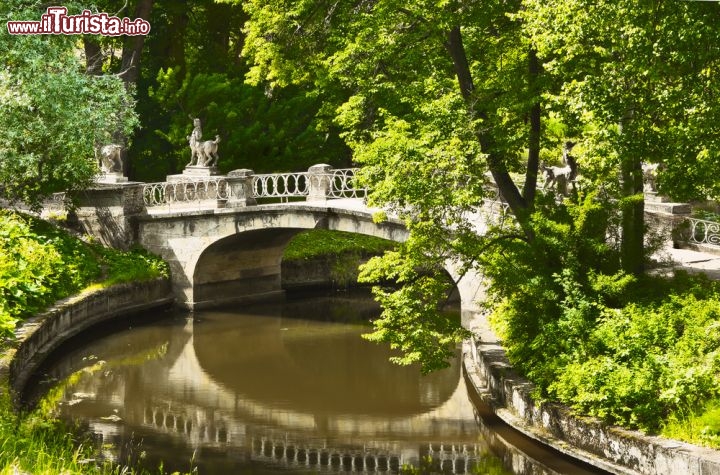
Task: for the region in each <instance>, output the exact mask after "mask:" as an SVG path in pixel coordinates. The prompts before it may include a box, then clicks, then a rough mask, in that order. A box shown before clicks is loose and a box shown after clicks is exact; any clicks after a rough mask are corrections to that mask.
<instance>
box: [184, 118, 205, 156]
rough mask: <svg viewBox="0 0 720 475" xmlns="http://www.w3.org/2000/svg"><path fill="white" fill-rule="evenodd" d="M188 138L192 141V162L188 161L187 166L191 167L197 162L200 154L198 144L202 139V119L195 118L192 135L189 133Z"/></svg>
mask: <svg viewBox="0 0 720 475" xmlns="http://www.w3.org/2000/svg"><path fill="white" fill-rule="evenodd" d="M187 139H188V142H189V143H190V163H188V164H187V166H189V167H191V166H193V165H196V164H197V158H198V154H197V149H196V145H197V144H199V143H200V140H201V139H202V127H201V125H200V119H198V118H195V119H193V131H192V133H191V134H190V135H188V137H187Z"/></svg>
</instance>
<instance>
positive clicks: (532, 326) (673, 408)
mask: <svg viewBox="0 0 720 475" xmlns="http://www.w3.org/2000/svg"><path fill="white" fill-rule="evenodd" d="M609 209H610V206H609V205H608V204H603V203H602V202H601V201H599V200H597V199H596V198H595V197H590V198H589V199H587V200H586V201H585V202H584V203H583V204H582V205H568V206H566V207H561V208H560V209H559V210H556V212H555V213H554V214H552V215H551V217H547V216H546V215H543V214H541V213H539V212H538V213H536V215H535V216H533V223H534V226H535V229H536V231H537V236H538V238H537V239H536V240H535V241H533V242H532V244H530V245H528V243H526V242H523V241H515V242H514V243H513V244H512V245H511V247H510V248H509V249H508V248H505V249H503V250H501V251H498V252H495V253H487V254H486V255H485V259H484V264H485V266H484V268H485V269H486V272H487V275H488V276H489V277H491V282H492V283H491V291H492V294H493V296H494V300H493V301H492V302H490V303H488V307H489V309H490V310H492V311H493V312H494V320H495V322H496V325H497V326H498V327H499V328H500V329H501V333H502V338H503V344H504V346H505V347H506V348H507V350H508V356H509V358H510V359H511V361H512V363H513V365H515V366H516V367H517V368H518V369H519V370H520V371H522V372H523V373H524V374H526V375H528V377H529V378H530V379H531V380H533V381H534V382H535V383H537V385H538V393H539V395H540V396H542V397H544V398H549V399H553V400H558V401H561V402H564V403H566V404H568V405H570V406H572V407H574V408H576V409H578V410H579V411H580V412H581V413H583V414H590V415H594V416H597V417H600V418H602V419H603V420H606V421H608V422H610V423H614V424H621V425H624V426H627V427H634V428H640V429H643V430H647V431H652V432H656V431H658V430H659V428H660V427H661V425H662V423H663V421H664V420H666V419H667V418H668V417H669V416H670V415H671V414H677V413H680V412H684V413H688V412H690V411H697V410H700V409H702V407H703V405H704V403H705V401H708V400H711V399H714V398H717V397H718V396H720V379H718V377H717V375H718V372H719V371H720V331H718V329H719V328H720V284H719V283H717V282H713V281H709V280H708V279H707V278H706V277H704V276H702V275H701V276H688V275H686V274H682V273H678V274H676V275H675V276H674V277H673V278H666V277H662V276H650V275H645V276H639V277H638V276H633V275H630V274H626V273H624V272H623V271H621V270H620V268H619V261H620V259H619V255H618V254H619V252H620V251H619V247H618V246H617V245H615V246H613V245H612V244H611V243H608V241H607V240H606V238H605V236H606V235H607V233H608V229H607V226H608V224H609V221H608V219H607V217H608V216H611V214H610V213H609ZM508 254H509V255H512V260H508V257H507V256H508Z"/></svg>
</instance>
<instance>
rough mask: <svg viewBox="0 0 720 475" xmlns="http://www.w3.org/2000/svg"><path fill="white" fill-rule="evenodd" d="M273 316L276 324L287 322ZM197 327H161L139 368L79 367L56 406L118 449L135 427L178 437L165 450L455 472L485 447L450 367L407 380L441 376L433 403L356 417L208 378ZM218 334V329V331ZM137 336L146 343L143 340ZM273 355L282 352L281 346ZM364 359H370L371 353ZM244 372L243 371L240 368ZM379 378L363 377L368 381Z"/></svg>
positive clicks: (311, 465) (324, 467) (319, 465)
mask: <svg viewBox="0 0 720 475" xmlns="http://www.w3.org/2000/svg"><path fill="white" fill-rule="evenodd" d="M253 318H255V319H256V321H259V320H262V321H264V322H268V321H269V324H268V326H269V327H270V330H269V332H274V333H276V334H277V339H278V341H279V343H278V344H279V345H283V344H285V345H289V346H290V347H289V348H287V350H289V351H290V352H291V353H292V349H293V348H292V345H294V344H295V343H296V342H297V340H296V339H295V338H291V339H290V340H289V341H288V340H287V339H285V338H284V337H285V335H286V334H287V333H288V331H280V330H279V324H278V325H275V323H274V322H273V319H272V317H268V316H266V315H262V316H255V317H252V316H246V317H245V318H243V319H242V320H252V319H253ZM277 320H278V323H280V322H282V325H283V327H285V326H287V325H288V324H289V323H288V321H287V320H282V319H281V318H279V317H278V318H277ZM253 324H255V323H251V324H250V325H249V326H251V325H253ZM201 325H202V324H201V323H197V322H192V321H188V322H187V324H186V325H185V327H178V326H174V327H169V328H166V327H163V328H162V329H161V331H162V335H159V336H160V337H161V338H163V339H165V338H167V339H168V340H165V341H167V343H166V344H163V345H161V346H162V347H163V348H164V349H165V350H164V351H165V353H163V356H162V357H161V359H153V360H149V361H147V362H146V363H144V364H143V365H142V366H141V367H137V366H134V365H133V364H131V365H129V366H126V365H123V366H120V367H118V366H117V365H116V364H111V365H108V366H106V367H105V368H104V369H103V376H102V377H98V376H97V375H96V376H95V377H92V376H91V375H90V373H82V375H81V376H80V381H79V382H78V383H77V384H74V385H73V387H72V389H71V392H72V396H71V395H70V394H68V396H67V397H68V398H69V399H70V398H71V399H70V401H68V403H66V404H63V405H62V406H61V407H63V412H65V414H66V415H68V416H71V417H72V416H73V415H74V414H77V412H76V411H82V413H83V414H84V416H83V418H87V417H88V414H91V415H92V416H90V417H89V421H88V422H89V426H90V428H91V429H92V430H93V431H94V432H96V433H99V434H102V436H103V439H104V441H105V442H110V443H112V442H115V443H116V445H117V446H123V445H124V444H122V443H118V442H120V438H122V437H123V434H129V433H134V434H135V437H138V438H140V439H143V438H146V439H147V438H148V437H149V436H150V435H153V437H158V436H159V437H162V438H163V440H165V439H166V438H169V439H171V440H174V441H175V443H173V444H168V446H177V445H182V446H189V447H191V448H192V449H196V450H198V451H199V452H198V453H203V454H206V453H239V454H242V455H241V456H242V457H246V458H248V459H250V460H253V461H257V462H264V463H271V464H274V465H283V466H287V467H298V468H303V467H306V468H307V469H308V470H313V471H328V470H329V471H336V470H344V471H354V472H385V471H397V468H398V467H400V466H401V465H403V464H406V463H412V464H415V465H418V464H419V463H420V462H421V461H422V460H423V459H424V457H426V456H433V457H435V458H436V460H439V461H443V462H442V463H445V464H446V466H447V467H454V468H455V470H457V472H456V473H464V472H465V471H466V470H469V469H470V468H471V467H472V466H473V464H474V463H475V460H476V459H477V457H479V456H480V455H479V454H480V453H481V452H482V453H483V454H485V453H487V452H488V450H489V449H488V447H487V446H486V444H484V443H483V442H481V441H478V439H477V426H476V421H475V419H474V411H473V408H472V405H471V403H470V402H469V401H468V399H467V391H466V388H465V385H464V380H463V379H462V378H461V377H460V368H459V366H458V365H457V363H455V365H454V366H453V368H451V369H450V370H449V371H448V372H447V373H446V374H447V376H442V377H441V376H439V375H437V374H436V375H432V376H430V378H431V379H427V378H422V379H419V378H418V379H417V380H415V381H414V382H412V384H411V386H414V385H418V384H420V385H424V384H428V385H431V386H432V385H433V384H434V383H437V382H441V383H443V384H441V385H440V386H442V387H445V386H448V384H447V383H450V384H449V387H448V388H447V389H441V390H439V391H436V392H437V394H438V395H439V399H437V398H433V400H432V401H431V402H428V403H424V404H421V405H420V406H418V407H417V408H415V407H414V406H413V409H412V410H413V411H414V412H413V413H409V414H406V415H399V416H397V415H396V416H383V415H382V414H377V415H373V416H368V415H367V414H368V413H367V412H363V413H358V415H357V416H355V415H353V414H348V413H347V410H344V411H339V412H334V411H330V412H322V411H321V410H315V412H305V411H303V410H302V409H290V408H285V407H279V406H278V405H277V404H273V403H272V402H269V401H265V400H263V399H262V398H260V399H252V398H251V397H249V396H246V395H244V394H242V393H241V392H238V391H236V390H233V389H230V386H227V385H226V384H224V383H222V382H218V381H216V380H215V379H214V378H213V377H212V376H210V374H209V372H208V369H209V368H208V365H211V364H212V363H208V364H203V363H202V360H201V359H199V358H198V356H197V354H196V348H195V346H196V345H197V343H196V342H195V340H196V337H197V336H198V335H195V331H194V327H197V326H201ZM168 330H169V331H168ZM219 330H220V331H224V329H223V328H222V327H221V328H220V329H219ZM158 331H160V330H158ZM243 331H244V329H243ZM289 331H290V332H292V327H291V328H290V330H289ZM253 337H254V336H253ZM143 341H148V340H147V337H143ZM265 343H267V342H265ZM109 344H110V345H111V346H110V347H108V346H107V344H105V347H104V348H103V352H102V353H100V357H101V358H104V359H108V361H111V362H112V361H113V360H114V356H113V355H123V354H124V353H123V352H124V351H127V343H126V341H125V340H123V339H122V338H118V339H113V340H111V341H110V342H109ZM205 344H206V342H204V343H203V345H205ZM339 345H341V346H342V341H341V342H340V343H339ZM370 346H371V347H372V348H376V347H375V346H374V345H370ZM277 353H282V348H279V349H277ZM379 356H381V358H382V359H383V361H384V360H385V358H386V355H385V354H382V355H379ZM283 357H284V356H282V355H280V357H279V358H280V359H282V358H283ZM78 358H79V357H78ZM124 358H127V355H125V356H124ZM240 358H242V356H240ZM136 359H138V358H134V359H132V360H133V361H135V360H136ZM140 359H143V360H144V359H145V358H140ZM311 361H312V360H306V361H304V363H306V364H307V363H308V362H311ZM368 362H369V364H371V365H374V363H375V360H374V357H373V358H371V359H370V360H368ZM77 363H81V362H80V361H77ZM302 363H303V362H301V361H298V362H297V364H298V365H300V366H301V365H302ZM70 364H72V363H70ZM242 368H243V367H242V365H241V367H240V368H239V370H238V371H239V372H240V373H244V372H243V369H242ZM350 370H352V368H350ZM397 370H398V371H400V370H401V368H397ZM65 371H72V368H67V369H66V370H65ZM379 376H384V374H382V373H381V374H380V375H379ZM418 376H419V375H418ZM376 379H377V378H376ZM377 383H378V381H376V380H374V379H371V380H369V381H367V384H368V385H369V386H377ZM401 387H402V388H403V391H405V390H406V388H405V386H401ZM148 388H153V389H152V390H149V389H148ZM421 389H422V388H421ZM428 389H429V387H428V388H426V389H422V390H421V391H420V393H421V394H422V393H426V392H427V390H428ZM146 392H148V393H150V394H144V393H146ZM391 399H392V398H391ZM348 407H352V405H350V406H348ZM310 411H312V409H310ZM108 416H109V417H108ZM439 441H445V442H443V444H441V443H440V442H439Z"/></svg>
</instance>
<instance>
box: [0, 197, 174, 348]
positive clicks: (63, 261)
mask: <svg viewBox="0 0 720 475" xmlns="http://www.w3.org/2000/svg"><path fill="white" fill-rule="evenodd" d="M163 275H164V276H167V275H168V268H167V264H165V263H164V262H163V261H161V260H160V259H158V258H156V257H154V256H151V255H149V254H148V253H147V252H146V251H142V250H137V251H134V252H130V253H123V252H120V251H116V250H113V249H107V248H103V247H102V246H97V245H89V244H87V243H84V242H82V241H80V240H78V239H76V238H73V237H71V236H69V235H68V234H67V233H65V232H63V231H61V230H59V229H58V228H55V227H53V226H52V225H50V224H48V223H46V222H43V221H40V220H38V219H35V218H31V217H29V216H25V215H20V214H17V213H12V212H9V211H6V210H0V333H1V334H2V335H3V336H10V335H12V333H13V330H14V329H15V325H16V324H17V322H18V321H20V320H21V319H23V318H25V317H28V316H30V315H32V314H34V313H36V312H38V311H41V310H42V309H44V308H45V307H47V306H48V305H50V304H51V303H53V302H55V301H57V300H59V299H62V298H65V297H67V296H69V295H71V294H74V293H77V292H78V291H79V290H81V289H82V288H84V287H86V286H87V285H88V284H90V283H91V282H96V281H98V280H101V281H103V283H104V285H110V284H114V283H120V282H128V281H133V280H142V279H149V278H154V277H158V276H163Z"/></svg>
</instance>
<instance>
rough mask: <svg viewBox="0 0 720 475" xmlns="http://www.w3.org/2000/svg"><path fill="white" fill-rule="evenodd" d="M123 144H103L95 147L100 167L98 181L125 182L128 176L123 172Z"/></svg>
mask: <svg viewBox="0 0 720 475" xmlns="http://www.w3.org/2000/svg"><path fill="white" fill-rule="evenodd" d="M121 153H122V146H121V145H118V144H114V143H111V144H108V145H103V146H102V147H100V148H99V149H97V148H96V149H95V156H96V158H97V161H98V167H99V168H100V176H99V177H98V178H97V180H96V181H97V182H98V183H125V182H127V178H126V177H125V175H124V174H123V162H122V155H121Z"/></svg>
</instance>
